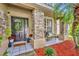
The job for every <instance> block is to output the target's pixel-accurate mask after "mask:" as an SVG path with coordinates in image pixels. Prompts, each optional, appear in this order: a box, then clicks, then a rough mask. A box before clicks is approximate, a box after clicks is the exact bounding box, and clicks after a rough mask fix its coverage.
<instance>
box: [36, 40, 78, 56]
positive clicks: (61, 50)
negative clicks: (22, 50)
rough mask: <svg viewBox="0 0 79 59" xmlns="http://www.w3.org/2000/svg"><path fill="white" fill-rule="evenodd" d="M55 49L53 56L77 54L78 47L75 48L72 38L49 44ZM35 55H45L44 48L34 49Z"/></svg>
mask: <svg viewBox="0 0 79 59" xmlns="http://www.w3.org/2000/svg"><path fill="white" fill-rule="evenodd" d="M49 47H51V48H54V49H55V52H56V54H55V56H79V49H77V48H75V43H74V41H72V40H66V41H64V42H62V43H59V44H55V45H51V46H49ZM35 52H36V56H45V54H44V52H45V48H39V49H35Z"/></svg>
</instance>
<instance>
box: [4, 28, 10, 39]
mask: <svg viewBox="0 0 79 59" xmlns="http://www.w3.org/2000/svg"><path fill="white" fill-rule="evenodd" d="M5 33H6V37H7V38H8V37H9V36H10V35H11V29H10V28H6V29H5Z"/></svg>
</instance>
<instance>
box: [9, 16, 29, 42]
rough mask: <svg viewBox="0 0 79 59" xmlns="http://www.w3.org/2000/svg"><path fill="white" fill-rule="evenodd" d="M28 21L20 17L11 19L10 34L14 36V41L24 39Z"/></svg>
mask: <svg viewBox="0 0 79 59" xmlns="http://www.w3.org/2000/svg"><path fill="white" fill-rule="evenodd" d="M27 23H28V19H27V18H21V17H11V28H12V34H13V35H15V36H16V40H15V41H22V40H24V38H25V37H26V31H25V30H26V29H27V27H28V25H27Z"/></svg>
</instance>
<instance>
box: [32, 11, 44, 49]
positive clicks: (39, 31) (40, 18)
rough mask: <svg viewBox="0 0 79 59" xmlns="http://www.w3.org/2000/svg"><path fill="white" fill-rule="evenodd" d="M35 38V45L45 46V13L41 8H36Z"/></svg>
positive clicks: (36, 46) (38, 46) (35, 46)
mask: <svg viewBox="0 0 79 59" xmlns="http://www.w3.org/2000/svg"><path fill="white" fill-rule="evenodd" d="M33 17H34V40H33V47H34V48H41V47H44V46H45V38H44V13H43V12H41V11H39V10H34V12H33Z"/></svg>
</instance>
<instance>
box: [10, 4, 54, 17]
mask: <svg viewBox="0 0 79 59" xmlns="http://www.w3.org/2000/svg"><path fill="white" fill-rule="evenodd" d="M11 5H15V6H18V7H22V8H24V9H28V10H31V11H32V10H34V9H39V10H41V11H43V12H44V13H45V14H48V15H51V16H52V15H53V11H52V8H48V7H45V6H43V5H40V4H36V3H11Z"/></svg>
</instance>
